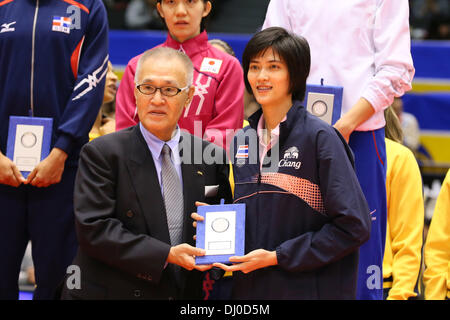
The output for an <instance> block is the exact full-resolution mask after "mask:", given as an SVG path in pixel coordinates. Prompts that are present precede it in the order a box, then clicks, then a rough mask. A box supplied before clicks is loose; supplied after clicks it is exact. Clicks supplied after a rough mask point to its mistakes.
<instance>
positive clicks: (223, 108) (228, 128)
mask: <svg viewBox="0 0 450 320" xmlns="http://www.w3.org/2000/svg"><path fill="white" fill-rule="evenodd" d="M243 80H244V78H243V70H242V67H241V65H240V64H239V61H238V60H237V59H234V58H233V60H231V61H230V64H229V65H228V68H227V71H226V73H225V74H224V77H223V79H222V81H221V82H220V84H219V86H218V87H217V91H216V95H215V107H214V113H215V114H214V117H213V118H212V119H211V121H210V122H209V123H208V125H207V127H206V129H205V135H204V136H205V138H206V139H207V140H209V141H211V140H213V141H212V142H214V143H215V144H217V145H220V146H222V147H223V148H225V150H228V147H229V145H230V143H231V140H232V139H233V136H234V133H235V132H236V130H238V129H241V128H242V125H243V121H244V88H245V86H244V81H243ZM212 137H214V139H211V138H212ZM219 137H222V141H221V142H220V141H217V139H218V138H219Z"/></svg>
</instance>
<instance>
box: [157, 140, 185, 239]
mask: <svg viewBox="0 0 450 320" xmlns="http://www.w3.org/2000/svg"><path fill="white" fill-rule="evenodd" d="M170 152H171V150H170V147H169V146H168V145H167V144H164V146H163V148H162V151H161V155H162V163H161V182H162V185H163V187H164V205H165V207H166V214H167V224H168V227H169V234H170V243H171V245H172V246H175V245H177V244H180V243H181V242H182V235H183V213H184V201H183V188H182V186H181V182H180V178H179V177H178V174H177V171H176V169H175V166H174V165H173V163H172V160H171V159H170Z"/></svg>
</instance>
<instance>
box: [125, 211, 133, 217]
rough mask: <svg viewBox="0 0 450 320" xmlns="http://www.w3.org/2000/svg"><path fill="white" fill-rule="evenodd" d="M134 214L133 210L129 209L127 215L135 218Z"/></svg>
mask: <svg viewBox="0 0 450 320" xmlns="http://www.w3.org/2000/svg"><path fill="white" fill-rule="evenodd" d="M133 216H134V214H133V212H132V211H131V210H128V212H127V217H128V218H133Z"/></svg>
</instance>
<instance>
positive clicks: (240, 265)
mask: <svg viewBox="0 0 450 320" xmlns="http://www.w3.org/2000/svg"><path fill="white" fill-rule="evenodd" d="M229 260H230V262H232V263H237V264H233V265H232V266H227V265H225V264H223V263H214V264H213V267H219V268H222V269H223V270H225V271H231V272H233V271H242V272H243V273H249V272H252V271H255V270H257V269H262V268H266V267H270V266H275V265H277V264H278V260H277V253H276V252H275V251H267V250H264V249H257V250H253V251H252V252H249V253H248V254H246V255H245V256H241V257H238V256H234V257H230V259H229Z"/></svg>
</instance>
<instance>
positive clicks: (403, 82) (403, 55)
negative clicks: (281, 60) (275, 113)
mask: <svg viewBox="0 0 450 320" xmlns="http://www.w3.org/2000/svg"><path fill="white" fill-rule="evenodd" d="M272 26H279V27H283V28H285V29H286V30H288V31H291V32H294V33H296V34H299V35H301V36H303V37H305V38H306V40H307V41H308V42H309V45H310V48H311V60H312V61H311V72H310V75H309V78H308V81H307V82H308V83H310V84H320V83H321V79H324V84H325V85H333V86H342V87H344V96H343V105H342V113H343V114H344V113H346V112H347V111H349V110H350V109H351V108H352V107H353V105H354V104H355V103H356V102H357V101H358V100H359V99H360V98H361V97H363V98H365V99H366V100H368V101H369V102H370V103H371V105H372V107H373V108H374V110H375V114H374V115H373V116H372V117H371V118H370V119H369V120H367V121H366V122H364V123H362V124H361V125H360V126H359V127H357V128H356V130H358V131H368V130H375V129H379V128H382V127H384V125H385V120H384V115H383V110H384V109H385V108H387V107H388V106H389V105H391V104H392V101H393V99H394V97H399V96H402V95H403V94H404V93H405V92H406V91H408V90H410V89H411V82H412V79H413V76H414V71H415V70H414V66H413V61H412V57H411V41H410V33H409V5H408V0H272V1H271V2H270V4H269V7H268V9H267V14H266V19H265V22H264V25H263V29H265V28H268V27H272Z"/></svg>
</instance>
